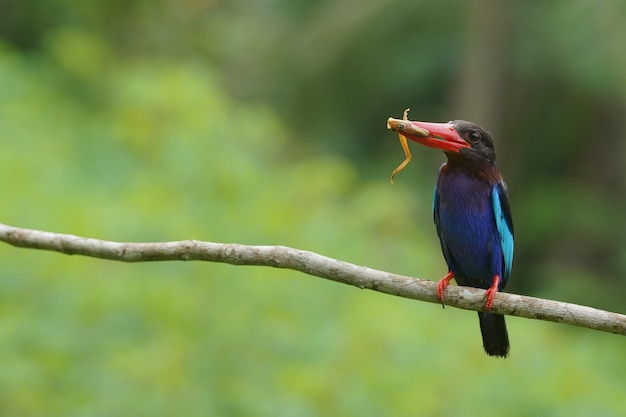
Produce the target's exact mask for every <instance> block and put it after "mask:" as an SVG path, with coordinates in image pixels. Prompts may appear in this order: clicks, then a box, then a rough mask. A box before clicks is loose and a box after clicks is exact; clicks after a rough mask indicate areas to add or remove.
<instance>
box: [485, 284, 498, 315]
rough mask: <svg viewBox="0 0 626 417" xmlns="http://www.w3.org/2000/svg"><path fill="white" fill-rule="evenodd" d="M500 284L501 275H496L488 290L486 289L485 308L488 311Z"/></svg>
mask: <svg viewBox="0 0 626 417" xmlns="http://www.w3.org/2000/svg"><path fill="white" fill-rule="evenodd" d="M498 285H500V277H499V276H498V275H495V276H494V277H493V282H492V283H491V287H489V289H488V290H487V291H485V297H484V298H485V300H486V301H485V309H486V310H487V311H489V310H491V307H492V306H493V300H494V298H495V297H496V293H497V292H498Z"/></svg>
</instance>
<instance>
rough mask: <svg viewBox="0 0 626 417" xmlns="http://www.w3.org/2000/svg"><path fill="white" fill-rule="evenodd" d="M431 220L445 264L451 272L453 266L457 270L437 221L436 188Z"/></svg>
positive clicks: (437, 194)
mask: <svg viewBox="0 0 626 417" xmlns="http://www.w3.org/2000/svg"><path fill="white" fill-rule="evenodd" d="M433 220H434V222H435V228H436V229H437V236H438V237H439V243H440V244H441V252H443V257H444V259H445V260H446V264H448V269H449V270H452V268H453V266H455V269H457V268H456V260H455V259H454V257H453V256H452V253H451V252H450V248H448V244H447V243H446V237H445V236H444V235H443V232H442V231H441V223H440V221H439V193H438V192H437V187H435V192H434V195H433Z"/></svg>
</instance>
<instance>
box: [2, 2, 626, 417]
mask: <svg viewBox="0 0 626 417" xmlns="http://www.w3.org/2000/svg"><path fill="white" fill-rule="evenodd" d="M470 6H471V7H470ZM624 18H626V4H624V3H623V2H621V1H617V0H615V1H605V2H600V3H594V4H592V3H590V2H586V1H582V0H575V1H570V2H559V1H543V2H513V1H499V0H479V1H476V2H462V1H448V2H441V1H418V2H409V1H383V0H368V1H365V2H360V1H355V0H352V1H349V0H342V1H317V2H313V1H309V2H306V1H302V2H294V1H287V0H273V1H264V2H258V1H251V0H240V1H219V0H217V1H211V0H185V1H174V0H169V1H168V0H157V1H147V0H133V1H94V2H81V1H77V0H29V1H19V0H8V1H4V2H2V3H0V140H1V144H2V148H1V151H0V169H1V172H2V175H0V190H1V193H2V194H1V195H2V204H1V205H0V220H1V221H2V222H3V223H6V224H10V225H13V226H21V227H28V228H35V229H41V230H47V231H52V232H61V233H72V234H78V235H83V236H89V237H95V238H101V239H108V240H116V241H166V240H180V239H199V240H208V241H214V242H237V243H243V244H280V245H287V246H291V247H296V248H300V249H306V250H311V251H315V252H319V253H321V254H324V255H327V256H331V257H334V258H337V259H341V260H345V261H348V262H353V263H356V264H360V265H366V266H369V267H372V268H376V269H381V270H387V271H391V272H395V273H399V274H405V275H410V276H415V277H420V278H429V279H433V280H434V279H438V278H440V277H441V276H443V275H444V273H445V272H446V266H445V263H444V261H443V259H442V257H441V255H440V250H439V243H438V241H437V238H436V234H435V231H434V227H433V226H432V221H431V212H430V210H431V197H432V186H433V184H434V181H435V175H436V170H437V168H438V166H439V165H440V164H441V163H442V162H443V161H444V159H445V158H444V156H443V155H441V154H440V153H438V152H435V151H432V150H428V149H425V148H421V147H418V146H417V145H415V146H414V145H411V148H412V150H413V155H414V160H413V162H412V163H411V164H410V165H409V166H408V167H407V169H405V170H404V171H403V172H402V173H400V174H399V175H398V177H397V179H396V184H395V185H393V186H392V185H390V184H389V175H390V173H391V171H392V170H393V169H394V168H395V167H396V166H397V165H398V164H399V163H400V162H401V161H402V159H403V155H402V151H401V149H400V146H399V144H398V140H397V136H396V135H394V134H393V133H391V132H389V131H387V130H386V129H385V126H384V122H385V120H386V118H387V117H389V116H395V117H400V116H401V114H402V110H403V109H404V108H406V107H411V108H412V112H411V114H410V116H411V118H412V119H414V120H429V121H447V120H449V119H457V118H462V119H470V120H473V121H476V122H479V123H481V124H482V125H484V127H486V128H487V129H488V130H490V131H491V132H492V133H493V135H494V137H495V140H496V148H497V150H498V155H499V160H500V165H501V169H502V171H503V173H504V175H505V177H506V179H507V182H508V183H509V189H510V192H511V205H512V211H513V215H514V219H515V224H516V258H515V262H514V267H513V275H512V278H511V283H510V286H509V288H507V289H508V290H510V291H512V292H517V293H522V294H528V295H533V296H538V297H548V298H553V299H557V300H563V301H570V302H576V303H581V304H585V305H591V306H594V307H598V308H604V309H609V310H613V311H618V312H624V305H623V299H624V297H623V294H624V291H625V290H626V281H625V280H624V276H625V274H626V244H625V243H624V242H625V239H626V226H625V223H624V221H623V213H624V210H625V208H626V197H625V196H626V169H624V164H625V163H626V117H624V114H625V113H624V112H625V111H626V55H625V54H624V53H623V51H624V49H625V48H626V26H624V25H623V22H624ZM507 321H508V326H509V333H510V338H511V344H512V348H511V355H510V357H509V358H507V359H506V360H498V359H494V358H490V357H488V356H486V355H485V354H484V353H483V351H482V347H481V342H480V332H479V329H478V323H477V318H476V315H475V313H471V312H467V311H460V310H455V309H452V308H447V309H445V310H443V309H441V307H440V306H438V305H435V304H425V303H419V302H415V301H411V300H405V299H400V298H396V297H390V296H387V295H383V294H378V293H374V292H370V291H361V290H358V289H356V288H352V287H347V286H342V285H340V284H337V283H333V282H327V281H324V280H322V279H318V278H313V277H309V276H306V275H303V274H300V273H296V272H293V271H285V270H277V269H271V268H260V267H235V266H228V265H220V264H209V263H199V262H189V263H182V262H169V263H152V264H122V263H115V262H110V261H102V260H96V259H89V258H81V257H69V256H65V255H60V254H56V253H47V252H40V251H32V250H25V249H17V248H13V247H11V246H7V245H4V246H2V247H0V341H1V343H0V370H1V371H0V415H2V416H111V415H132V416H144V415H145V416H161V415H162V416H180V415H183V416H207V415H210V416H352V415H355V416H356V415H359V416H381V415H384V416H416V415H441V416H468V415H481V416H485V417H487V416H501V415H508V416H529V415H537V416H545V415H556V416H589V415H594V416H622V415H624V413H626V402H625V401H624V388H625V387H626V384H625V382H624V378H625V377H624V375H626V364H625V362H624V360H623V357H624V354H625V353H626V344H625V342H624V340H622V338H621V337H620V336H615V335H609V334H603V333H599V332H594V331H591V330H585V329H578V328H573V327H568V326H563V325H557V324H550V323H544V322H539V321H529V320H525V319H519V318H514V317H511V318H508V319H507Z"/></svg>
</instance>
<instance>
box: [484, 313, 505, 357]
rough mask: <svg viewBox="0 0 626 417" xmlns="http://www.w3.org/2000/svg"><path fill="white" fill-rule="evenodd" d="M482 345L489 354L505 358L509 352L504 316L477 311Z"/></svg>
mask: <svg viewBox="0 0 626 417" xmlns="http://www.w3.org/2000/svg"><path fill="white" fill-rule="evenodd" d="M478 318H479V319H480V332H481V333H482V335H483V347H484V348H485V352H487V355H490V356H500V357H501V358H506V355H508V354H509V334H508V333H507V331H506V323H505V321H504V316H502V315H500V314H492V313H480V312H479V313H478Z"/></svg>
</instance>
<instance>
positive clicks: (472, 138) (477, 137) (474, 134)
mask: <svg viewBox="0 0 626 417" xmlns="http://www.w3.org/2000/svg"><path fill="white" fill-rule="evenodd" d="M469 140H470V142H472V143H476V142H478V141H479V140H480V133H478V132H471V133H470V134H469Z"/></svg>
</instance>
